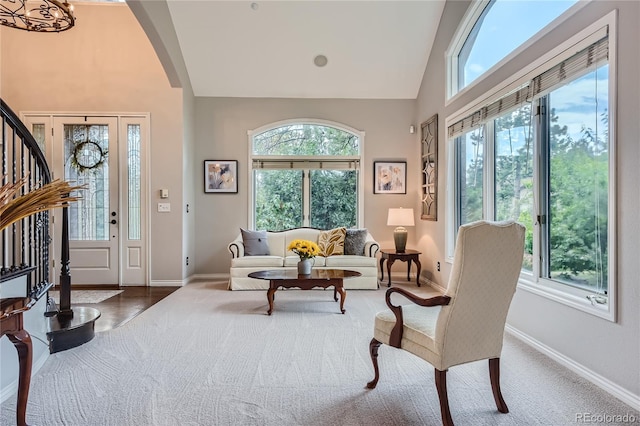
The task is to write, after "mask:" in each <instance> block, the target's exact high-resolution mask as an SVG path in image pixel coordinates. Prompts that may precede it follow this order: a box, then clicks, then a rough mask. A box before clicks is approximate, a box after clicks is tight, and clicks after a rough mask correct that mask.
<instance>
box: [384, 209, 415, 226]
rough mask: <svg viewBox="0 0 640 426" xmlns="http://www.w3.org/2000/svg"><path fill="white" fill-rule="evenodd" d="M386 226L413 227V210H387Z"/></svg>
mask: <svg viewBox="0 0 640 426" xmlns="http://www.w3.org/2000/svg"><path fill="white" fill-rule="evenodd" d="M387 225H388V226H414V225H415V223H414V221H413V209H403V208H398V209H389V216H387Z"/></svg>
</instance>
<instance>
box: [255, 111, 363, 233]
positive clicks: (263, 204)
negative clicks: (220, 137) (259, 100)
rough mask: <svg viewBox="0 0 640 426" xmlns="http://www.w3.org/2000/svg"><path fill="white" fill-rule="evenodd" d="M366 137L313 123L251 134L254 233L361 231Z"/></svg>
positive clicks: (274, 126) (278, 125) (290, 124)
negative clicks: (306, 229) (309, 229)
mask: <svg viewBox="0 0 640 426" xmlns="http://www.w3.org/2000/svg"><path fill="white" fill-rule="evenodd" d="M362 137H363V134H362V133H361V132H358V131H356V130H352V129H347V128H346V127H344V126H341V125H338V124H334V123H325V122H312V121H309V120H307V121H303V122H301V121H296V122H286V123H276V124H272V125H270V126H267V127H265V128H262V129H259V130H257V131H255V132H250V134H249V143H250V144H251V148H250V151H251V165H252V166H251V174H252V180H251V181H252V187H253V190H252V191H251V193H252V195H253V197H252V203H251V204H252V212H251V213H252V215H251V222H252V225H253V226H254V229H266V230H269V231H279V230H284V229H290V228H296V227H300V226H311V227H314V228H319V229H331V228H334V227H337V226H345V227H347V228H349V227H354V226H358V225H359V224H360V223H361V221H362V220H361V212H360V206H361V205H362V202H361V195H360V194H361V193H362V192H361V191H360V173H359V170H360V156H361V143H362Z"/></svg>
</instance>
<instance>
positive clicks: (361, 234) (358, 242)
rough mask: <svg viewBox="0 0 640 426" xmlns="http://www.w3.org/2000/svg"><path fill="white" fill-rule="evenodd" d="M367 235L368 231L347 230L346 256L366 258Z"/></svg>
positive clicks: (345, 241)
mask: <svg viewBox="0 0 640 426" xmlns="http://www.w3.org/2000/svg"><path fill="white" fill-rule="evenodd" d="M367 234H368V231H367V230H366V229H347V235H346V237H344V254H352V255H356V256H364V245H365V243H366V241H367Z"/></svg>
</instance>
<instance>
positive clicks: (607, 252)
mask: <svg viewBox="0 0 640 426" xmlns="http://www.w3.org/2000/svg"><path fill="white" fill-rule="evenodd" d="M608 31H609V26H607V27H604V28H598V29H597V30H596V31H594V32H593V33H592V34H590V35H589V36H588V37H587V38H585V39H584V40H583V42H582V45H583V46H582V47H578V48H576V47H575V46H576V45H573V46H572V47H571V50H570V52H575V53H572V54H571V55H566V54H565V55H560V56H561V57H564V59H561V60H558V59H555V62H553V61H554V60H551V61H549V62H548V63H547V64H544V65H542V66H540V67H539V68H540V73H539V74H535V73H534V74H533V75H534V77H532V78H531V79H528V80H525V81H524V83H522V84H520V85H519V87H518V88H517V89H512V90H511V91H509V92H507V93H498V94H496V95H495V97H494V98H492V99H491V100H489V101H488V102H486V103H485V104H484V106H483V107H481V108H479V109H477V110H471V111H469V112H468V115H464V116H463V117H462V118H460V119H457V120H452V121H451V122H450V124H449V126H448V134H449V139H450V141H451V146H452V152H453V156H454V159H455V161H454V164H455V167H454V173H453V174H452V178H453V180H454V181H453V182H452V183H453V185H454V188H455V191H454V193H455V195H454V196H453V203H451V205H452V206H453V208H454V211H453V217H454V219H455V220H454V224H455V229H453V230H452V232H453V234H454V235H455V230H456V229H457V228H458V227H459V226H460V225H462V224H464V223H468V222H471V221H475V220H478V219H487V220H508V219H512V220H516V221H518V222H520V223H522V224H523V225H525V227H526V237H525V255H524V259H523V275H522V278H523V280H524V281H523V282H528V283H531V284H532V285H535V286H537V287H536V288H537V289H542V290H541V291H542V292H544V291H546V290H544V289H548V290H549V291H550V292H551V293H553V294H554V295H555V296H556V297H558V298H560V299H562V298H565V297H566V298H567V299H566V300H571V301H572V302H571V303H570V304H573V305H574V306H579V307H582V308H584V309H585V310H589V311H594V312H597V313H598V314H599V315H601V316H603V317H607V318H613V317H614V315H613V313H612V312H613V311H612V306H611V304H612V302H613V301H614V298H613V297H611V296H612V292H613V290H614V287H613V284H614V283H613V279H612V276H613V275H612V274H611V266H610V265H612V264H613V261H612V253H611V249H612V242H613V238H614V236H615V234H614V232H613V231H612V230H613V229H615V228H614V223H613V221H614V219H615V214H613V212H614V211H615V209H614V207H615V203H614V202H613V196H614V192H613V191H612V188H614V181H613V176H614V173H613V171H614V167H613V158H612V156H611V151H612V148H613V140H612V139H611V137H610V131H609V125H610V120H611V116H612V115H611V114H612V105H615V103H614V102H613V100H612V99H611V98H610V86H611V85H612V81H611V78H612V77H611V75H610V72H609V70H610V64H609V58H610V49H609V46H610V44H609V43H610V42H609V36H608ZM576 50H577V52H576ZM562 294H564V296H562ZM558 295H560V296H558Z"/></svg>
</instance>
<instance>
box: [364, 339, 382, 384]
mask: <svg viewBox="0 0 640 426" xmlns="http://www.w3.org/2000/svg"><path fill="white" fill-rule="evenodd" d="M381 344H382V343H380V342H378V341H377V340H376V339H371V342H369V353H370V354H371V362H372V363H373V371H374V372H375V377H374V378H373V380H372V381H370V382H369V383H367V388H369V389H374V388H375V387H376V385H377V384H378V379H379V378H380V371H379V370H378V348H379V347H380V345H381Z"/></svg>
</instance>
